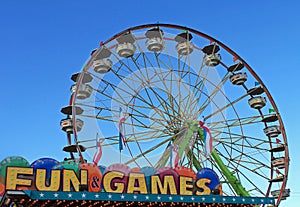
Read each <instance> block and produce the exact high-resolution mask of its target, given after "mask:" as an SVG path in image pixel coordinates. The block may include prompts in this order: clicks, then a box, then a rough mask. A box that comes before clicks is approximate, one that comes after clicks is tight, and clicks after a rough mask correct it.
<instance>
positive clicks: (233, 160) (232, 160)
mask: <svg viewBox="0 0 300 207" xmlns="http://www.w3.org/2000/svg"><path fill="white" fill-rule="evenodd" d="M225 145H226V144H225ZM227 147H230V146H227ZM233 150H234V151H236V152H238V153H240V155H239V157H245V158H247V159H249V160H253V163H256V164H257V165H260V166H263V167H264V168H266V169H271V168H270V167H269V166H267V165H266V164H264V163H263V162H261V161H260V160H258V159H256V158H254V157H253V156H250V155H248V154H245V153H244V152H242V151H240V150H238V149H237V148H233ZM220 155H221V154H220ZM221 156H222V155H221ZM223 158H224V159H228V158H225V157H223ZM236 158H237V157H235V158H231V159H230V160H228V162H236ZM236 164H238V166H241V167H243V168H245V169H247V170H249V171H251V172H252V173H255V174H257V175H259V176H261V177H264V178H265V179H268V177H267V176H266V175H262V172H257V171H256V170H253V169H251V168H249V167H247V166H245V165H243V164H242V163H241V160H240V159H239V160H238V162H237V163H236Z"/></svg>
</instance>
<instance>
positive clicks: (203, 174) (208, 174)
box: [196, 168, 220, 190]
mask: <svg viewBox="0 0 300 207" xmlns="http://www.w3.org/2000/svg"><path fill="white" fill-rule="evenodd" d="M196 175H197V178H198V179H200V178H207V179H209V180H211V182H210V183H209V184H208V185H207V186H208V187H209V188H210V190H213V189H214V188H215V187H217V185H219V184H220V179H219V176H218V175H217V173H216V172H215V171H213V170H212V169H210V168H201V169H200V170H199V171H198V172H197V174H196Z"/></svg>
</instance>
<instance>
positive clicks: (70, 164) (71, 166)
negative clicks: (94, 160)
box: [59, 160, 79, 172]
mask: <svg viewBox="0 0 300 207" xmlns="http://www.w3.org/2000/svg"><path fill="white" fill-rule="evenodd" d="M59 164H60V165H62V167H63V168H64V169H67V170H74V172H77V171H78V166H79V163H78V162H76V161H75V160H67V161H62V162H60V163H59Z"/></svg>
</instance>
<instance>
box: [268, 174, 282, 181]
mask: <svg viewBox="0 0 300 207" xmlns="http://www.w3.org/2000/svg"><path fill="white" fill-rule="evenodd" d="M283 180H284V175H278V176H277V177H274V178H272V179H269V182H272V183H276V182H282V181H283Z"/></svg>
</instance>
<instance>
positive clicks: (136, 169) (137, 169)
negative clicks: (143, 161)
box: [130, 167, 140, 173]
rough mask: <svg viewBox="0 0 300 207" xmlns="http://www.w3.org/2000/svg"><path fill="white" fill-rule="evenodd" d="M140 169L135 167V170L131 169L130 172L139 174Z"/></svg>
mask: <svg viewBox="0 0 300 207" xmlns="http://www.w3.org/2000/svg"><path fill="white" fill-rule="evenodd" d="M139 170H140V168H139V167H134V168H131V170H130V172H131V173H137V172H139Z"/></svg>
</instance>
